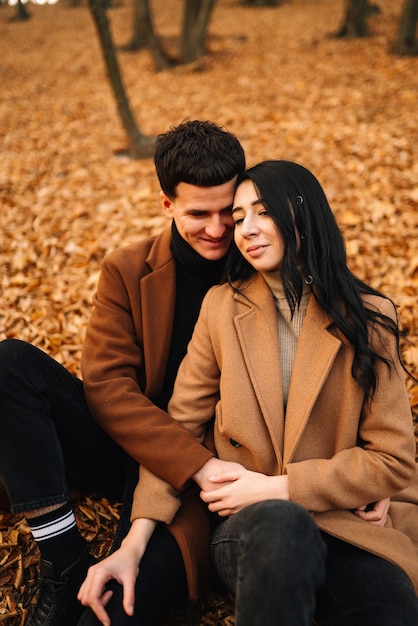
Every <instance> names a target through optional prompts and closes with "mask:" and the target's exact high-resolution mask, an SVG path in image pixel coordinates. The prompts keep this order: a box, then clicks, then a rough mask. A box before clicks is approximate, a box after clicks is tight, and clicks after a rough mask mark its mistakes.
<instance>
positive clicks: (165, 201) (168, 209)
mask: <svg viewBox="0 0 418 626" xmlns="http://www.w3.org/2000/svg"><path fill="white" fill-rule="evenodd" d="M160 198H161V206H162V207H163V211H164V213H165V215H166V216H167V217H173V207H172V204H173V202H172V201H171V200H170V198H169V197H168V196H166V194H165V193H164V192H163V191H160Z"/></svg>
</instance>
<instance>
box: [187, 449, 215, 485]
mask: <svg viewBox="0 0 418 626" xmlns="http://www.w3.org/2000/svg"><path fill="white" fill-rule="evenodd" d="M214 460H215V457H214V456H213V457H211V458H210V459H208V460H207V461H206V463H204V464H203V465H202V467H201V468H200V469H199V470H198V471H197V472H196V473H195V474H193V476H192V478H193V480H194V481H195V483H197V484H198V485H199V487H202V486H203V485H202V483H203V482H204V481H205V480H207V479H208V478H209V476H211V475H212V474H213V473H214V471H215V468H214V467H213V461H214Z"/></svg>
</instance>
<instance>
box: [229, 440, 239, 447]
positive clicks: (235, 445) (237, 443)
mask: <svg viewBox="0 0 418 626" xmlns="http://www.w3.org/2000/svg"><path fill="white" fill-rule="evenodd" d="M229 443H230V444H231V446H234V448H240V447H241V444H240V443H239V442H238V441H235V439H230V440H229Z"/></svg>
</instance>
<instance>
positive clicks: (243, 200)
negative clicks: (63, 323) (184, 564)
mask: <svg viewBox="0 0 418 626" xmlns="http://www.w3.org/2000/svg"><path fill="white" fill-rule="evenodd" d="M233 218H234V221H235V234H234V240H235V247H234V249H233V250H232V251H231V254H230V259H229V272H228V276H229V280H228V283H227V284H225V285H222V286H219V287H215V288H213V289H212V290H211V291H210V292H209V293H208V295H207V296H206V298H205V300H204V303H203V305H202V309H201V313H200V317H199V320H198V322H197V325H196V328H195V332H194V335H193V338H192V341H191V343H190V344H189V349H188V354H187V356H186V358H185V359H184V361H183V363H182V365H181V367H180V370H179V373H178V377H177V381H176V385H175V389H174V394H173V397H172V400H171V402H170V405H169V412H170V413H171V414H172V415H173V417H174V418H175V419H177V420H179V421H181V422H182V423H183V425H184V426H185V427H186V428H188V429H190V430H191V431H192V432H193V433H194V434H195V436H196V437H198V438H199V439H201V440H203V437H204V434H205V431H206V428H207V425H208V424H209V423H210V421H211V419H212V416H213V415H215V421H214V438H215V446H216V451H217V454H218V456H219V457H220V458H221V459H226V460H229V461H235V462H237V464H239V465H237V470H236V471H233V472H228V473H223V474H218V475H216V476H214V477H213V478H212V482H211V485H208V486H207V487H205V488H204V489H203V490H202V492H201V498H202V500H203V501H204V502H206V503H207V505H208V508H209V510H210V511H211V512H212V513H215V514H217V516H218V521H219V523H218V524H217V525H216V527H215V529H214V531H213V533H212V538H211V553H212V560H213V564H214V566H215V570H216V572H217V574H218V576H219V578H220V579H221V581H222V582H223V583H224V585H225V586H226V587H227V588H228V589H229V590H230V591H231V592H232V593H233V594H234V596H235V599H236V624H237V626H257V625H258V624H260V625H263V626H270V625H272V626H273V625H277V624H280V625H281V626H283V625H285V626H287V625H289V626H290V625H291V626H296V625H297V626H305V625H306V626H308V625H310V624H311V623H312V620H313V619H314V618H315V620H316V621H317V623H318V624H332V625H335V626H336V625H337V624H338V625H342V624H348V625H356V626H360V625H361V626H364V625H365V624H367V625H372V624H376V625H377V624H379V626H395V624H396V626H401V625H404V626H411V625H412V624H418V598H417V595H416V590H417V589H418V557H417V553H416V552H415V548H414V545H413V543H412V541H411V539H410V538H409V537H408V536H407V535H406V534H404V533H402V532H400V531H398V530H396V529H395V528H394V527H393V524H392V521H391V519H390V517H389V518H388V520H387V522H386V524H385V527H384V528H382V527H380V526H378V525H376V524H368V523H365V519H367V515H368V513H367V512H361V510H357V511H356V509H363V510H364V509H365V508H368V505H369V506H370V507H371V508H373V504H372V503H374V502H376V501H378V500H381V499H383V498H388V497H390V496H392V495H394V494H396V493H397V492H399V491H400V490H401V489H403V488H404V487H406V486H407V484H408V482H409V481H410V480H411V478H412V477H413V475H414V472H415V440H414V433H413V428H412V420H411V413H410V408H409V402H408V397H407V393H406V389H405V383H404V371H403V369H402V366H401V361H400V357H399V330H398V326H397V322H396V315H395V310H394V307H393V305H392V303H391V302H390V301H389V300H387V299H385V298H384V297H383V296H381V295H380V294H378V293H377V292H376V291H375V290H373V289H372V288H371V287H369V286H368V285H366V284H364V283H363V282H362V281H360V280H359V279H358V278H356V277H355V276H353V274H352V273H351V272H350V271H349V269H348V268H347V266H346V258H345V252H344V246H343V241H342V238H341V235H340V232H339V230H338V227H337V225H336V222H335V219H334V217H333V215H332V212H331V210H330V207H329V205H328V202H327V200H326V197H325V195H324V193H323V191H322V188H321V186H320V185H319V183H318V181H317V180H316V179H315V177H314V176H313V175H312V174H311V173H310V172H309V171H308V170H306V169H305V168H303V167H302V166H300V165H297V164H295V163H290V162H287V161H266V162H263V163H261V164H259V165H257V166H255V167H253V168H251V169H250V170H248V171H247V172H246V173H245V174H244V175H243V176H242V177H241V178H240V179H239V180H238V183H237V190H236V194H235V199H234V207H233ZM244 468H245V469H244ZM411 506H412V505H411ZM179 507H180V499H179V498H178V497H177V495H176V494H173V493H172V492H171V491H170V489H169V488H167V486H166V485H165V484H163V483H162V482H161V481H159V480H157V479H155V477H153V476H152V475H150V474H148V473H147V472H146V471H145V470H144V469H142V470H141V477H140V482H139V484H138V487H137V492H136V497H135V502H134V506H133V512H132V517H133V519H134V523H133V525H132V530H131V533H130V534H129V535H128V537H127V539H126V540H125V543H124V545H123V546H122V548H121V550H122V553H121V555H119V556H116V557H115V560H114V562H113V563H112V564H111V567H110V569H108V570H107V572H108V573H107V576H108V577H109V578H110V577H114V578H116V579H117V580H119V582H121V583H122V584H123V585H124V587H125V598H124V607H125V610H126V611H127V612H128V613H130V612H132V604H133V590H132V587H133V585H132V583H131V581H132V573H134V574H135V575H136V573H137V572H138V567H139V563H140V559H141V557H142V555H143V553H144V550H145V546H146V543H147V540H148V539H149V537H150V536H151V534H152V532H153V529H154V527H155V524H156V521H155V520H159V521H163V522H170V521H171V520H172V519H173V517H174V515H175V514H176V512H177V510H178V508H179ZM183 508H184V505H183V507H182V509H181V510H180V515H181V514H182V510H183ZM353 512H356V514H353ZM362 518H364V519H362ZM417 522H418V520H417ZM416 532H417V533H418V524H417V531H416ZM414 539H415V540H416V542H417V544H418V537H415V538H414ZM118 559H119V560H118ZM96 567H97V566H96ZM110 572H111V573H110ZM102 573H103V571H102ZM103 582H104V578H103V575H102V576H101V577H100V576H99V577H98V579H97V580H94V574H92V575H90V574H89V577H88V579H87V581H86V583H85V584H84V586H83V587H82V589H81V591H80V599H81V601H82V602H84V603H90V604H91V605H92V606H93V607H94V609H95V611H96V613H97V615H99V617H100V618H101V619H102V620H103V623H108V622H106V612H105V609H104V605H105V604H106V602H107V601H108V598H109V594H108V592H106V593H105V594H104V595H101V589H102V587H103ZM414 587H415V588H414ZM92 598H93V600H92Z"/></svg>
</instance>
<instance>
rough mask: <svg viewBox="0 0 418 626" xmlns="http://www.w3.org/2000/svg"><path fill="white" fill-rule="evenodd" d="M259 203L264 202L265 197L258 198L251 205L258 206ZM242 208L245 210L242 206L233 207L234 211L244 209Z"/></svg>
mask: <svg viewBox="0 0 418 626" xmlns="http://www.w3.org/2000/svg"><path fill="white" fill-rule="evenodd" d="M257 204H264V200H263V198H257V200H253V201H252V202H251V204H250V206H256V205H257ZM242 210H243V208H242V206H234V207H232V213H234V212H235V211H242Z"/></svg>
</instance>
